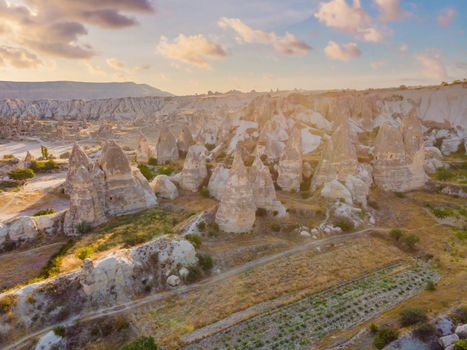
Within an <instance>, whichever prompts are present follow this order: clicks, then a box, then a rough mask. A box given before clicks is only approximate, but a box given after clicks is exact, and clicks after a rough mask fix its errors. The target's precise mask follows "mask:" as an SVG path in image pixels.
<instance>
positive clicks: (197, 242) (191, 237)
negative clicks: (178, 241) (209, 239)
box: [185, 233, 202, 249]
mask: <svg viewBox="0 0 467 350" xmlns="http://www.w3.org/2000/svg"><path fill="white" fill-rule="evenodd" d="M185 239H186V240H187V241H190V242H191V243H193V246H194V247H195V248H196V249H198V248H199V247H201V243H202V239H201V236H200V235H195V234H192V233H189V234H187V235H186V236H185Z"/></svg>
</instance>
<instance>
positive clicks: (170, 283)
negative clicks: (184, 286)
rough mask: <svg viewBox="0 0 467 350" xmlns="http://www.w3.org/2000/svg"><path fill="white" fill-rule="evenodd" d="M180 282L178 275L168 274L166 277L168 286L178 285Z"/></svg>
mask: <svg viewBox="0 0 467 350" xmlns="http://www.w3.org/2000/svg"><path fill="white" fill-rule="evenodd" d="M180 283H181V281H180V277H178V276H175V275H170V276H169V277H168V278H167V285H168V286H169V287H178V286H179V285H180Z"/></svg>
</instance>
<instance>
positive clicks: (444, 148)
mask: <svg viewBox="0 0 467 350" xmlns="http://www.w3.org/2000/svg"><path fill="white" fill-rule="evenodd" d="M463 142H464V139H463V137H459V136H457V135H456V136H451V137H449V138H445V139H444V140H443V142H442V143H441V152H442V153H443V154H444V155H446V156H448V155H450V154H451V153H455V152H457V150H458V149H459V146H460V145H461V143H463Z"/></svg>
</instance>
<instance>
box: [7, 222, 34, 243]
mask: <svg viewBox="0 0 467 350" xmlns="http://www.w3.org/2000/svg"><path fill="white" fill-rule="evenodd" d="M38 234H39V231H38V230H37V226H36V222H35V221H34V219H33V218H32V217H30V216H21V217H19V218H18V219H16V220H15V221H13V222H12V223H11V224H10V227H9V230H8V235H9V237H10V239H11V240H12V241H14V242H18V241H27V240H34V239H35V238H37V235H38Z"/></svg>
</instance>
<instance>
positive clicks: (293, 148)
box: [277, 127, 303, 192]
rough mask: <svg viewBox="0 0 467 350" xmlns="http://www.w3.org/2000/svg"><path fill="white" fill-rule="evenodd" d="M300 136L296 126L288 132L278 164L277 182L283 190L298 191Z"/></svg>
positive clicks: (299, 181)
mask: <svg viewBox="0 0 467 350" xmlns="http://www.w3.org/2000/svg"><path fill="white" fill-rule="evenodd" d="M302 162H303V161H302V137H301V131H300V129H299V128H298V127H294V128H293V129H292V131H291V132H290V135H289V139H288V140H287V146H286V148H285V150H284V151H283V153H282V155H281V157H280V160H279V164H278V177H277V184H278V185H279V187H280V188H281V189H282V190H284V191H289V192H298V191H299V190H300V183H301V182H302V178H303V169H302V167H303V164H302Z"/></svg>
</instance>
